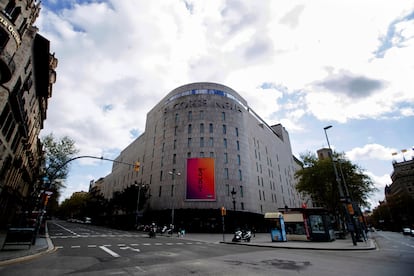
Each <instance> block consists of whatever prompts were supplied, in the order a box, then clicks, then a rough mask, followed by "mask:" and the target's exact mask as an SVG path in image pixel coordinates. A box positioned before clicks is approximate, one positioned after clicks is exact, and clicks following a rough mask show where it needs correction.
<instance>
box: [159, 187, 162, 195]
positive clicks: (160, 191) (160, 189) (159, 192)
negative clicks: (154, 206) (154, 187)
mask: <svg viewBox="0 0 414 276" xmlns="http://www.w3.org/2000/svg"><path fill="white" fill-rule="evenodd" d="M161 191H162V186H160V189H159V190H158V197H161Z"/></svg>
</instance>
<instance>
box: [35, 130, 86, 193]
mask: <svg viewBox="0 0 414 276" xmlns="http://www.w3.org/2000/svg"><path fill="white" fill-rule="evenodd" d="M42 144H43V150H44V152H45V173H44V176H45V177H47V178H48V180H49V181H50V183H52V184H57V185H58V186H59V185H60V186H62V184H61V183H60V184H59V182H60V181H57V180H61V179H62V180H64V179H66V178H67V175H68V173H69V164H68V161H69V160H70V159H71V158H73V157H74V155H75V154H76V153H78V152H79V150H78V149H77V148H76V147H75V141H74V140H73V139H71V138H70V137H68V136H64V137H62V138H60V139H57V138H55V136H54V135H53V133H50V134H48V135H46V136H44V137H43V139H42Z"/></svg>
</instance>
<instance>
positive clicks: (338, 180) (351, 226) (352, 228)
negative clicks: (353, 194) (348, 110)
mask: <svg viewBox="0 0 414 276" xmlns="http://www.w3.org/2000/svg"><path fill="white" fill-rule="evenodd" d="M331 127H332V126H330V125H329V126H326V127H324V128H323V130H324V131H325V137H326V142H327V143H328V148H329V157H330V158H331V161H332V166H333V169H334V173H335V179H336V184H337V186H338V192H339V200H340V201H341V202H342V205H343V208H344V209H345V216H346V219H347V222H348V228H349V229H350V231H349V232H350V233H351V238H352V243H353V244H354V245H357V243H356V238H355V235H354V231H355V225H354V223H353V221H352V219H351V217H350V214H349V212H348V208H347V202H348V198H346V197H344V191H343V189H342V183H341V178H340V177H339V174H338V170H337V168H336V165H335V161H334V158H333V156H332V149H331V145H330V144H329V139H328V134H327V133H326V130H328V129H330V128H331Z"/></svg>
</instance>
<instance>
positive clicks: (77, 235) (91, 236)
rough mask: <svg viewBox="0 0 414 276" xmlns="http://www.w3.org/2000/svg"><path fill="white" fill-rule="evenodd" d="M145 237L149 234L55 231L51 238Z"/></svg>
mask: <svg viewBox="0 0 414 276" xmlns="http://www.w3.org/2000/svg"><path fill="white" fill-rule="evenodd" d="M114 237H121V238H145V237H148V235H145V234H90V233H77V234H73V235H64V234H63V233H54V234H53V235H50V238H51V239H76V238H114Z"/></svg>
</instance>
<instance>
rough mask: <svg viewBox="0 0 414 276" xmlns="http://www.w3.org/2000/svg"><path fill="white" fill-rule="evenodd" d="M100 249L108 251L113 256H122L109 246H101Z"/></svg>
mask: <svg viewBox="0 0 414 276" xmlns="http://www.w3.org/2000/svg"><path fill="white" fill-rule="evenodd" d="M99 248H100V249H102V250H103V251H105V252H106V253H108V254H109V255H111V256H112V257H115V258H118V257H120V256H119V255H118V254H117V253H115V252H114V251H112V250H111V249H109V248H106V247H105V246H99Z"/></svg>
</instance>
